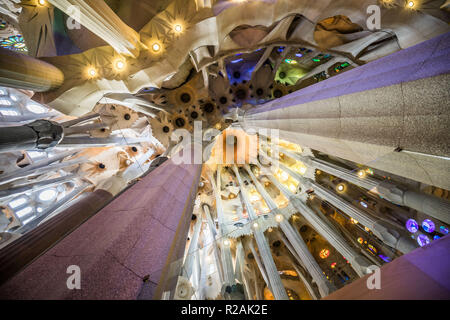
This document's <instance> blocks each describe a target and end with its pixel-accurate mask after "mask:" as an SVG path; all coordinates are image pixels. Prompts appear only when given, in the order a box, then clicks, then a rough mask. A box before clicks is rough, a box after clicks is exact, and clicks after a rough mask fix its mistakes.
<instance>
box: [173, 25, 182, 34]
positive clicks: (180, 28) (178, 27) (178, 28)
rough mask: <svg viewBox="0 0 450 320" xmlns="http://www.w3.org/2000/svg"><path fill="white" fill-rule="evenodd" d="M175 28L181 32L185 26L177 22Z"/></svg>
mask: <svg viewBox="0 0 450 320" xmlns="http://www.w3.org/2000/svg"><path fill="white" fill-rule="evenodd" d="M173 29H174V30H175V32H178V33H181V32H182V31H183V27H182V26H181V24H176V25H175V26H174V27H173Z"/></svg>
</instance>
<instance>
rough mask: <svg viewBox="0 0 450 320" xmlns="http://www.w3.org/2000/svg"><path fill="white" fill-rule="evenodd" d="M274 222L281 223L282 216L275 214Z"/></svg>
mask: <svg viewBox="0 0 450 320" xmlns="http://www.w3.org/2000/svg"><path fill="white" fill-rule="evenodd" d="M275 220H277V222H281V221H283V216H282V215H281V214H277V215H276V216H275Z"/></svg>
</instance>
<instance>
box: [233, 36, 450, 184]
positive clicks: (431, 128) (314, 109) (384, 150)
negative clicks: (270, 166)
mask: <svg viewBox="0 0 450 320" xmlns="http://www.w3.org/2000/svg"><path fill="white" fill-rule="evenodd" d="M437 61H438V62H437ZM449 71H450V33H447V34H444V35H442V36H439V37H437V38H435V39H432V40H429V41H426V42H423V43H421V44H418V45H416V46H414V47H410V48H408V49H405V50H401V51H399V52H396V53H394V54H391V55H389V56H387V57H384V58H382V59H379V60H376V61H373V62H370V63H368V64H366V65H363V66H360V67H358V68H355V69H352V70H349V71H347V72H345V73H342V74H340V75H338V76H335V77H332V78H330V79H328V80H325V81H322V82H319V83H317V84H315V85H312V86H310V87H307V88H305V89H302V90H299V91H297V92H294V93H292V94H289V95H287V96H284V97H282V98H280V99H277V100H276V101H273V102H269V103H267V104H265V105H263V106H260V107H257V108H254V109H251V110H250V111H248V112H247V113H246V114H245V116H244V117H243V119H242V121H241V124H242V125H243V127H244V128H246V129H249V128H252V129H256V130H257V129H258V128H270V129H279V130H280V137H281V138H283V139H285V140H288V141H292V142H294V143H298V144H300V145H301V146H304V147H309V148H312V149H316V150H319V151H322V152H324V153H327V154H330V155H333V156H337V157H340V158H343V159H347V160H350V161H353V162H356V163H361V164H365V165H368V166H372V167H374V168H377V169H380V170H383V171H386V172H391V173H393V174H396V175H399V176H404V177H407V178H410V179H413V180H416V181H420V182H423V183H427V184H432V185H435V186H438V187H441V188H445V189H449V188H450V182H449V181H450V171H449V170H448V163H447V162H448V161H447V160H446V159H445V157H448V156H449V155H450V146H449V144H448V142H447V141H449V140H450V102H449V101H450V99H449V98H450V97H449V95H450V75H449ZM397 148H400V149H402V150H405V151H411V152H413V154H411V153H408V154H406V153H403V152H400V153H399V152H396V151H395V150H396V149H397Z"/></svg>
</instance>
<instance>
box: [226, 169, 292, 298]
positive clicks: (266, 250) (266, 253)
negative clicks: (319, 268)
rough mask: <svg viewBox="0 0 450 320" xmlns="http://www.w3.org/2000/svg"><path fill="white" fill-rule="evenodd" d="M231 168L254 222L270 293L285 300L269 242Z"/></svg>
mask: <svg viewBox="0 0 450 320" xmlns="http://www.w3.org/2000/svg"><path fill="white" fill-rule="evenodd" d="M233 170H234V173H235V175H236V178H237V180H238V182H239V188H240V190H241V195H242V199H243V200H244V205H245V207H246V208H247V212H248V216H249V218H250V221H252V223H254V225H253V234H254V236H255V240H256V244H257V245H258V249H259V252H260V254H261V258H262V260H263V263H264V267H265V269H266V272H267V277H268V280H269V282H270V285H271V288H272V293H273V295H274V297H275V299H277V300H287V299H288V296H287V294H286V290H285V288H284V286H283V283H282V282H281V278H280V274H279V273H278V270H277V267H276V265H275V262H274V261H273V257H272V253H271V252H270V247H269V244H268V242H267V239H266V237H265V236H264V233H263V232H262V231H261V229H259V228H258V224H257V222H256V221H257V216H256V213H255V211H254V210H253V206H252V205H251V203H250V199H249V197H248V194H247V190H246V189H245V186H244V183H243V182H242V178H241V176H240V174H239V170H238V168H237V167H236V165H233Z"/></svg>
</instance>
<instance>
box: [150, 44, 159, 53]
mask: <svg viewBox="0 0 450 320" xmlns="http://www.w3.org/2000/svg"><path fill="white" fill-rule="evenodd" d="M152 50H153V51H154V52H159V51H160V50H161V45H160V44H159V43H154V44H153V45H152Z"/></svg>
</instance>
